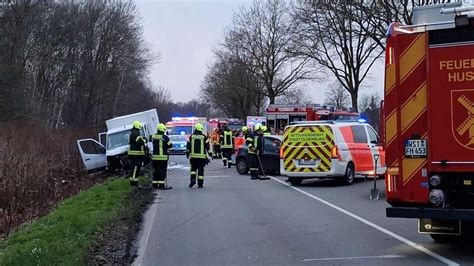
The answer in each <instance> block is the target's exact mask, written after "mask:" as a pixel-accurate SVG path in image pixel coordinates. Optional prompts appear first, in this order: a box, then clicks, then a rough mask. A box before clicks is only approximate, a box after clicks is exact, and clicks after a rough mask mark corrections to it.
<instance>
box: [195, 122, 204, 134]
mask: <svg viewBox="0 0 474 266" xmlns="http://www.w3.org/2000/svg"><path fill="white" fill-rule="evenodd" d="M194 128H195V129H196V130H197V131H201V132H203V131H204V127H203V126H202V124H200V123H197V124H196V125H194Z"/></svg>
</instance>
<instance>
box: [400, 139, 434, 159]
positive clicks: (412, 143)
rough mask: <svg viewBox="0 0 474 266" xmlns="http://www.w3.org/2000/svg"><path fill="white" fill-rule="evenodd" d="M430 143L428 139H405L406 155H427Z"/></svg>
mask: <svg viewBox="0 0 474 266" xmlns="http://www.w3.org/2000/svg"><path fill="white" fill-rule="evenodd" d="M427 155H428V145H427V141H426V139H409V140H405V157H426V156H427Z"/></svg>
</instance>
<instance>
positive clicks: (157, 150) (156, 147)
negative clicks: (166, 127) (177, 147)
mask: <svg viewBox="0 0 474 266" xmlns="http://www.w3.org/2000/svg"><path fill="white" fill-rule="evenodd" d="M151 142H152V143H153V156H152V157H151V159H152V160H154V161H166V160H168V159H169V153H168V151H169V149H171V148H173V144H172V143H171V140H170V138H169V137H168V136H166V135H165V134H163V132H157V133H156V134H155V135H152V136H151Z"/></svg>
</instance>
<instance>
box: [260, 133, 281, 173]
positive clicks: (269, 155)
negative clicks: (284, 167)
mask: <svg viewBox="0 0 474 266" xmlns="http://www.w3.org/2000/svg"><path fill="white" fill-rule="evenodd" d="M280 146H281V141H280V140H278V139H274V138H265V137H264V142H263V156H262V164H263V167H264V168H265V171H270V172H278V171H279V170H280Z"/></svg>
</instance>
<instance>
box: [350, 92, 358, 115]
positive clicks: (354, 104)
mask: <svg viewBox="0 0 474 266" xmlns="http://www.w3.org/2000/svg"><path fill="white" fill-rule="evenodd" d="M358 96H359V93H358V92H357V91H355V92H351V100H352V109H353V111H355V112H358V111H359V107H358V106H357V98H358Z"/></svg>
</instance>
